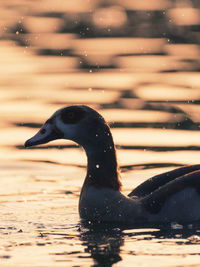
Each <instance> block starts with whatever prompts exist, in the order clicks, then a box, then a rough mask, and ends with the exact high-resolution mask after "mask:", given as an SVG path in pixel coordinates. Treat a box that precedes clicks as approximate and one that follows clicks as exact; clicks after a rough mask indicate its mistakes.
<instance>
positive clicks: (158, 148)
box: [116, 145, 200, 152]
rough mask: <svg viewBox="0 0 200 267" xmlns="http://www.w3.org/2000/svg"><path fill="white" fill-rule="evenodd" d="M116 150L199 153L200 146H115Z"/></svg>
mask: <svg viewBox="0 0 200 267" xmlns="http://www.w3.org/2000/svg"><path fill="white" fill-rule="evenodd" d="M116 147H117V148H118V149H129V150H131V149H135V150H144V151H156V152H163V151H199V150H200V146H131V145H128V146H125V145H116Z"/></svg>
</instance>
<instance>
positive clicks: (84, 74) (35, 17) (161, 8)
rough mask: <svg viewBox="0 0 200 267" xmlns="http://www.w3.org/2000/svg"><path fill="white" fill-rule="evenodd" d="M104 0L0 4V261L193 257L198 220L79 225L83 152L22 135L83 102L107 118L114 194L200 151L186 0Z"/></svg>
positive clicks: (199, 235) (93, 262)
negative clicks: (114, 157)
mask: <svg viewBox="0 0 200 267" xmlns="http://www.w3.org/2000/svg"><path fill="white" fill-rule="evenodd" d="M108 2H109V3H107V4H105V3H103V1H84V4H83V2H82V1H78V0H76V1H58V0H57V1H51V0H43V1H39V2H37V3H36V2H35V1H23V0H20V1H11V0H8V1H6V2H3V1H2V2H1V3H0V13H1V16H0V25H1V29H3V31H2V32H1V36H0V59H1V60H0V116H1V120H0V127H1V131H0V147H1V152H0V155H1V161H0V168H1V172H0V216H1V220H0V266H15V267H17V266H20V267H21V266H30V267H36V266H37V267H41V266H42V267H46V266H48V267H49V266H54V267H55V266H112V265H114V266H148V267H151V266H152V267H155V266H159V267H160V266H199V265H200V257H199V256H200V252H199V251H200V227H199V225H198V224H190V225H187V226H184V227H183V226H182V225H178V224H176V223H175V222H172V223H171V224H169V225H165V226H151V227H145V226H140V225H139V226H133V227H125V226H123V227H119V226H117V225H103V224H101V225H92V224H87V225H85V224H83V223H82V222H81V221H80V219H79V215H78V208H77V207H78V198H79V194H80V190H81V186H82V183H83V181H84V177H85V173H86V164H87V160H86V155H85V153H84V151H83V150H82V149H81V148H80V147H78V146H77V145H76V144H74V143H73V142H70V141H64V140H60V141H54V142H51V143H50V144H47V145H43V146H38V147H36V148H32V149H25V148H24V146H23V144H24V142H25V141H26V140H27V139H28V138H30V137H31V136H32V135H34V134H35V133H36V131H37V130H38V128H39V127H40V126H41V125H42V123H43V122H44V121H45V120H47V119H48V118H49V116H50V115H51V114H52V113H53V112H55V110H57V109H58V108H61V107H63V106H66V105H72V104H86V105H90V106H91V107H93V108H95V109H97V110H98V111H99V112H100V113H101V114H102V115H103V116H104V117H105V118H106V120H107V121H108V122H109V124H110V126H111V130H112V133H113V137H114V140H115V143H116V146H117V153H118V160H119V163H120V166H121V178H122V183H123V191H124V193H126V194H128V193H129V192H130V191H132V189H133V188H134V187H136V186H137V185H139V184H140V183H141V182H143V181H145V180H146V179H148V178H150V177H151V176H153V175H156V174H159V173H162V172H164V171H168V170H172V169H173V168H176V167H179V166H185V165H189V164H196V163H199V162H200V160H199V159H200V132H199V127H200V105H199V103H200V74H199V69H200V68H199V59H200V53H199V24H200V21H199V9H198V1H188V2H187V3H186V1H176V5H175V4H174V3H173V2H174V1H164V0H163V1H155V0H154V1H153V0H152V1H143V4H140V3H138V1H128V0H126V1H125V0H123V1H122V0H116V1H108ZM177 2H180V3H179V4H178V3H177Z"/></svg>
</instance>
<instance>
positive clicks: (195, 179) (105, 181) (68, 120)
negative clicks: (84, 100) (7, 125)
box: [25, 106, 200, 223]
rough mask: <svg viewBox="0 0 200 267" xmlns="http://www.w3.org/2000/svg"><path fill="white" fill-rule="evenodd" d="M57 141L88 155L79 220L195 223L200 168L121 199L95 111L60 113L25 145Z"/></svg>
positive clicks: (105, 131) (110, 149)
mask: <svg viewBox="0 0 200 267" xmlns="http://www.w3.org/2000/svg"><path fill="white" fill-rule="evenodd" d="M60 138H64V139H70V140H73V141H75V142H77V143H78V144H80V145H81V146H82V147H83V148H84V149H85V151H86V154H87V158H88V166H87V175H86V178H85V182H84V184H83V188H82V191H81V195H80V201H79V212H80V216H81V218H82V219H86V220H90V221H104V222H106V221H108V222H109V221H113V222H123V223H145V222H171V221H176V222H192V221H196V220H200V208H199V207H200V165H193V166H189V167H183V168H179V169H176V170H174V171H170V172H168V173H164V174H160V175H157V176H155V177H153V178H151V179H149V180H147V181H146V182H144V183H142V184H141V185H140V186H138V187H137V188H136V189H134V190H133V191H132V192H131V193H130V194H129V196H125V195H123V194H122V193H121V191H120V187H121V183H120V180H119V172H118V165H117V160H116V150H115V146H114V143H113V138H112V134H111V132H110V128H109V126H108V125H107V123H106V122H105V120H104V119H103V118H102V116H101V115H100V114H99V113H98V112H97V111H95V110H93V109H91V108H89V107H88V106H70V107H65V108H62V109H60V110H58V111H56V112H55V113H54V114H53V115H52V117H51V118H50V119H48V120H47V121H46V123H45V124H44V125H43V126H42V128H41V129H40V131H39V132H38V133H37V134H36V135H35V136H34V137H32V138H31V139H29V140H28V141H26V143H25V146H26V147H29V146H33V145H38V144H44V143H47V142H49V141H51V140H55V139H60Z"/></svg>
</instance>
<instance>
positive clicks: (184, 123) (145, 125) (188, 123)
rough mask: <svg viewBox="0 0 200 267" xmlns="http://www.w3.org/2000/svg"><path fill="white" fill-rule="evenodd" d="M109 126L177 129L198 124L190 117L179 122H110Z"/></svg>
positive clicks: (188, 128)
mask: <svg viewBox="0 0 200 267" xmlns="http://www.w3.org/2000/svg"><path fill="white" fill-rule="evenodd" d="M110 126H111V128H156V129H177V130H193V131H197V130H199V129H200V124H199V123H195V122H193V121H192V120H190V119H187V118H186V119H185V120H183V121H180V122H163V123H162V122H153V123H149V122H112V123H110Z"/></svg>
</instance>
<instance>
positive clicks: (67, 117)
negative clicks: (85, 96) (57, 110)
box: [61, 106, 86, 124]
mask: <svg viewBox="0 0 200 267" xmlns="http://www.w3.org/2000/svg"><path fill="white" fill-rule="evenodd" d="M85 113H86V112H85V110H83V109H82V108H80V107H76V106H74V107H67V108H64V109H63V110H62V111H61V120H62V121H63V122H64V123H66V124H74V123H77V122H79V121H80V120H81V119H83V118H84V116H85Z"/></svg>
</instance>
